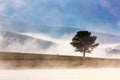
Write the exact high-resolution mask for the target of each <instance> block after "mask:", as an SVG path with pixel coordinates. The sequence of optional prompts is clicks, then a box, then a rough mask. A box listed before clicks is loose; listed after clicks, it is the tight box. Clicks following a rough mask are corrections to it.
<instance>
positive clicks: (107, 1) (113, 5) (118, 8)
mask: <svg viewBox="0 0 120 80" xmlns="http://www.w3.org/2000/svg"><path fill="white" fill-rule="evenodd" d="M119 3H120V1H119V0H100V5H101V6H102V7H103V8H105V9H107V10H108V11H109V12H110V13H111V14H112V15H114V16H116V17H119V18H120V5H119Z"/></svg>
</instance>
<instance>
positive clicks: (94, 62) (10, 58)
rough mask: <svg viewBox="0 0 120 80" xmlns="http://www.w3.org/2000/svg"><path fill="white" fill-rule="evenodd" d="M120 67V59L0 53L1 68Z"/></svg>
mask: <svg viewBox="0 0 120 80" xmlns="http://www.w3.org/2000/svg"><path fill="white" fill-rule="evenodd" d="M101 67H116V68H119V67H120V59H103V58H90V57H86V59H83V58H82V57H79V56H63V55H48V54H30V53H29V54H28V53H15V52H14V53H13V52H11V53H10V52H0V68H1V69H3V68H5V69H31V68H32V69H38V68H101Z"/></svg>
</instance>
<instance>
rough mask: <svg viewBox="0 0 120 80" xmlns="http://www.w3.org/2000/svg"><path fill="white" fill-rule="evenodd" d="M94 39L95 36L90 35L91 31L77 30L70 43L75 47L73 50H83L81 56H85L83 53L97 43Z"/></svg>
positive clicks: (89, 50) (87, 51)
mask: <svg viewBox="0 0 120 80" xmlns="http://www.w3.org/2000/svg"><path fill="white" fill-rule="evenodd" d="M96 39H97V37H96V36H91V32H88V31H78V32H77V34H76V35H75V37H73V39H72V42H71V45H72V46H73V47H75V48H76V49H75V52H83V58H85V53H91V52H92V51H93V48H95V47H97V46H98V45H99V44H98V43H95V41H96Z"/></svg>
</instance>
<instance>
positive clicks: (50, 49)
mask: <svg viewBox="0 0 120 80" xmlns="http://www.w3.org/2000/svg"><path fill="white" fill-rule="evenodd" d="M5 33H6V32H4V31H1V32H0V51H2V52H21V53H33V54H55V55H71V56H82V53H80V52H74V50H75V48H74V47H73V46H72V45H71V44H70V42H71V41H72V38H73V37H74V35H75V34H74V33H71V34H63V35H62V36H60V37H59V38H58V37H57V38H55V37H50V36H49V35H47V34H45V33H30V32H26V33H14V34H13V33H12V34H11V33H8V34H5ZM6 35H7V36H6ZM21 35H22V36H21ZM14 37H15V38H14ZM26 37H27V38H26ZM98 39H100V38H98ZM37 40H40V41H41V42H40V43H39V42H38V41H37ZM98 41H99V40H98ZM98 41H97V42H98ZM98 43H99V44H100V45H99V46H98V47H96V48H95V49H94V50H93V52H92V53H91V54H89V53H86V56H88V57H100V58H120V55H119V54H118V53H119V49H118V48H119V46H118V45H120V43H100V42H98ZM116 46H117V47H116ZM115 48H116V49H117V52H116V53H117V55H116V54H115V53H113V50H115ZM111 54H114V55H111Z"/></svg>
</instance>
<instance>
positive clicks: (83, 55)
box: [83, 51, 85, 59]
mask: <svg viewBox="0 0 120 80" xmlns="http://www.w3.org/2000/svg"><path fill="white" fill-rule="evenodd" d="M83 59H85V51H84V52H83Z"/></svg>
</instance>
